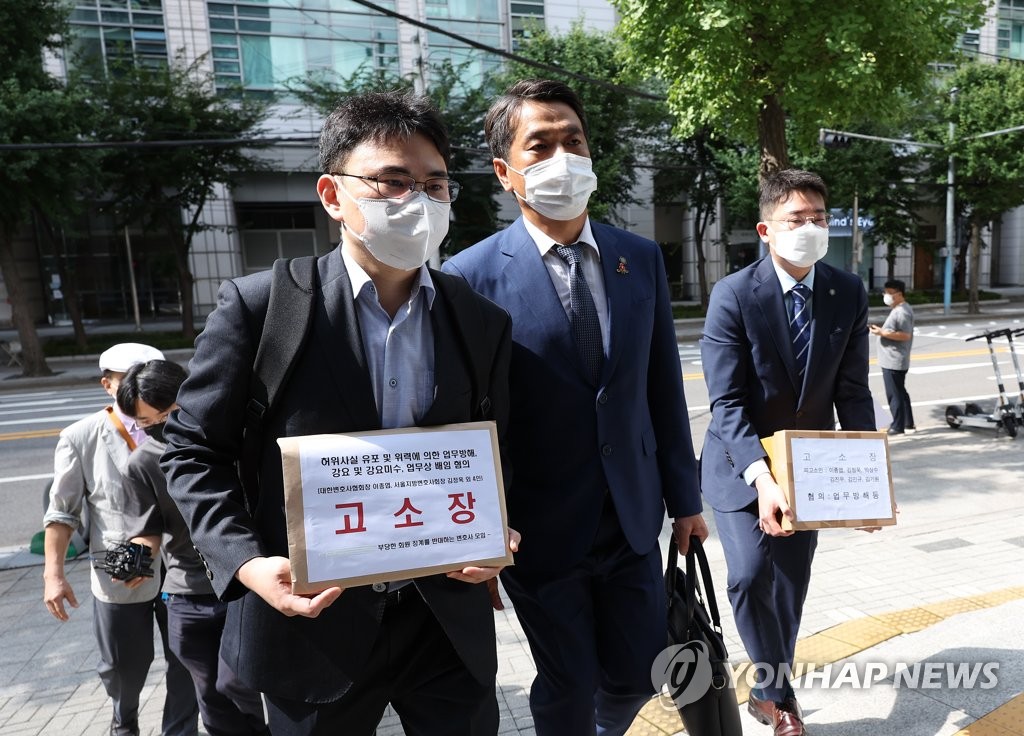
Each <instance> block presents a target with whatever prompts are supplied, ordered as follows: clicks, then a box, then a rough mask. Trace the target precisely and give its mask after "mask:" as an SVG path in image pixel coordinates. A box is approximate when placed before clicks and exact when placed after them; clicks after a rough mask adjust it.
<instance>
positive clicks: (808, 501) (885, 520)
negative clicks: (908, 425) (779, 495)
mask: <svg viewBox="0 0 1024 736" xmlns="http://www.w3.org/2000/svg"><path fill="white" fill-rule="evenodd" d="M761 444H762V445H763V446H764V449H765V452H766V453H767V455H768V465H769V467H770V468H771V471H772V475H774V476H775V480H776V482H778V484H779V486H780V487H781V488H782V490H783V492H784V493H785V494H786V499H787V500H788V501H789V506H790V508H791V509H792V510H793V513H794V515H795V519H794V520H793V521H790V519H789V518H787V517H782V518H781V520H780V524H781V526H782V528H783V529H784V530H786V531H789V530H796V531H802V530H809V529H829V528H834V527H840V528H841V527H875V526H891V525H893V524H895V523H896V500H895V496H894V494H893V482H892V468H891V466H890V463H889V445H888V442H887V437H886V434H885V432H878V431H844V430H809V429H780V430H779V431H778V432H776V433H775V434H773V435H772V436H771V437H765V438H763V439H762V440H761Z"/></svg>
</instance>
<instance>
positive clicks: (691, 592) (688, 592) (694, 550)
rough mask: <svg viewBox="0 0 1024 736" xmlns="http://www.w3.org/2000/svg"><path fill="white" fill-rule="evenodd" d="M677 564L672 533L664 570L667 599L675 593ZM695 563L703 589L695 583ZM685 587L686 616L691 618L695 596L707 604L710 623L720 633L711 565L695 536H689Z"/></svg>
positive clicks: (720, 622)
mask: <svg viewBox="0 0 1024 736" xmlns="http://www.w3.org/2000/svg"><path fill="white" fill-rule="evenodd" d="M678 564H679V549H678V547H677V546H676V537H675V535H674V534H673V535H672V538H671V540H670V541H669V546H668V565H667V569H666V572H665V580H666V590H667V593H668V597H669V600H671V599H672V596H673V595H675V591H676V577H677V576H676V575H673V574H671V573H673V572H674V571H675V569H676V566H677V565H678ZM697 565H700V576H701V578H702V579H703V581H704V589H703V590H701V589H700V586H699V585H698V583H697V569H696V568H697ZM684 578H685V581H686V589H685V590H684V591H683V599H684V600H685V601H686V618H687V620H688V621H692V620H693V612H694V610H695V608H696V606H697V598H698V596H699V597H700V599H701V601H702V603H704V605H706V606H707V608H708V614H709V616H710V618H711V625H712V626H714V628H715V631H716V632H717V633H719V634H721V633H722V619H721V615H720V614H719V612H718V600H717V598H716V597H715V585H714V582H713V581H712V579H711V566H710V565H709V564H708V557H707V554H706V553H705V552H704V546H703V545H702V544H701V542H700V539H698V538H697V537H690V549H689V550H688V551H687V553H686V573H685V575H684Z"/></svg>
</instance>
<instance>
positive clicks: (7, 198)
mask: <svg viewBox="0 0 1024 736" xmlns="http://www.w3.org/2000/svg"><path fill="white" fill-rule="evenodd" d="M66 16H67V9H66V7H65V6H64V4H63V3H61V2H59V1H58V0H0V28H3V33H2V34H0V143H5V144H47V143H54V142H61V141H68V140H75V139H76V138H77V137H78V136H79V135H80V134H81V133H82V131H83V126H86V127H87V126H88V118H89V116H88V110H87V108H83V106H82V104H81V103H82V99H81V97H80V96H79V95H78V94H77V93H76V91H75V90H72V89H68V88H66V87H64V86H63V85H62V84H61V83H59V82H58V81H57V80H55V79H53V78H52V77H50V76H49V75H47V74H46V73H45V71H44V70H43V66H42V59H43V53H44V51H46V50H50V49H54V48H55V47H56V46H57V44H58V43H59V37H60V34H61V33H62V32H63V31H64V29H65V20H66ZM80 161H81V158H80V157H79V156H77V155H76V154H75V152H73V151H70V152H69V151H64V150H58V149H53V148H32V149H20V150H5V151H0V165H2V173H0V198H2V200H3V206H2V207H0V274H2V276H3V280H4V285H5V287H6V289H7V299H8V301H9V302H10V304H11V310H12V318H13V322H14V325H15V327H16V329H17V331H18V340H19V342H20V343H21V350H22V373H23V375H26V376H41V375H49V374H50V373H51V371H50V368H49V366H47V364H46V360H45V358H44V356H43V350H42V345H41V343H40V341H39V335H38V333H37V331H36V327H35V322H34V320H33V318H32V313H31V301H30V294H29V293H28V291H27V288H26V282H27V279H26V278H25V276H24V275H23V274H21V273H20V272H19V269H18V259H17V256H16V253H15V248H14V239H15V237H16V236H17V235H18V233H19V232H20V231H21V230H23V229H24V228H25V227H26V225H27V224H28V223H29V222H31V218H33V217H34V216H37V215H39V214H45V215H46V216H49V217H53V218H59V217H60V216H62V215H63V214H66V213H69V212H70V211H71V210H72V209H73V206H74V205H73V203H72V202H69V200H70V199H72V198H71V197H69V196H68V182H69V181H74V179H75V178H76V175H77V174H79V173H80V170H79V169H78V163H79V162H80Z"/></svg>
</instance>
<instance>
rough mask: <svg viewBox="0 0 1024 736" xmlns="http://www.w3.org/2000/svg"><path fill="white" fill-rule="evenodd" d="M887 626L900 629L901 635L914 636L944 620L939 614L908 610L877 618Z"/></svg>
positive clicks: (918, 609) (921, 609) (920, 609)
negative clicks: (915, 633) (913, 634)
mask: <svg viewBox="0 0 1024 736" xmlns="http://www.w3.org/2000/svg"><path fill="white" fill-rule="evenodd" d="M875 618H877V619H878V620H879V621H881V622H882V623H883V624H885V625H887V626H892V627H893V628H895V629H899V631H900V633H901V634H912V633H914V632H915V631H920V630H921V629H927V628H928V627H929V626H933V625H934V624H937V623H938V622H939V621H941V620H942V618H943V617H942V616H940V615H939V614H937V613H930V612H928V611H926V610H924V609H923V608H908V609H906V610H904V611H893V612H892V613H885V614H882V615H880V616H875Z"/></svg>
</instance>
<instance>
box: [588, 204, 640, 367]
mask: <svg viewBox="0 0 1024 736" xmlns="http://www.w3.org/2000/svg"><path fill="white" fill-rule="evenodd" d="M590 229H591V232H593V233H594V238H596V239H597V247H598V249H599V250H600V251H601V274H602V275H603V276H604V293H605V303H606V306H605V314H607V315H608V355H607V359H606V360H605V361H604V369H603V370H602V371H601V381H600V384H601V385H602V386H603V385H604V384H605V383H606V382H607V381H608V379H609V378H610V377H611V375H612V373H613V372H614V371H615V365H616V364H617V363H618V361H619V356H621V355H622V344H623V339H622V335H623V331H624V330H626V329H627V325H628V324H629V313H630V311H631V310H632V308H633V295H632V294H631V293H630V288H629V286H630V284H629V278H628V276H627V275H624V274H620V273H616V270H615V269H617V268H618V266H619V258H620V257H623V254H622V249H621V244H620V243H619V239H618V238H617V237H616V236H615V234H614V232H613V231H611V230H609V229H606V228H604V227H601V226H600V224H599V223H595V222H593V221H592V222H591V223H590ZM623 262H625V260H623Z"/></svg>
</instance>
